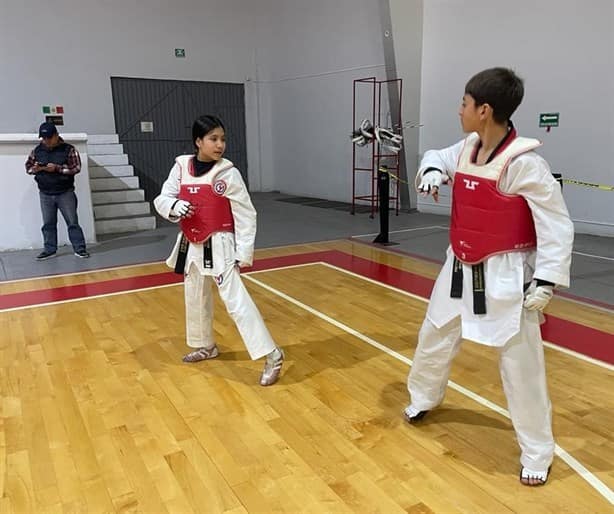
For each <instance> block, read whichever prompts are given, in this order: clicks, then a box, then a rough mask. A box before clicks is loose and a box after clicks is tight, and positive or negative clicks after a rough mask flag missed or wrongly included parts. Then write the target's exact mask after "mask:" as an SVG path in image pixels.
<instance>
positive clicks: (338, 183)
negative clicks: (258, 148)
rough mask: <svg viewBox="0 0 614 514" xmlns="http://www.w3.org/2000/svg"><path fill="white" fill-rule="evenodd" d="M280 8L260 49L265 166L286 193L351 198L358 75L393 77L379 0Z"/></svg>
mask: <svg viewBox="0 0 614 514" xmlns="http://www.w3.org/2000/svg"><path fill="white" fill-rule="evenodd" d="M274 12H275V14H274V20H275V24H276V29H275V31H273V33H272V34H271V37H270V38H269V39H268V40H267V41H266V47H265V48H263V51H262V55H260V54H259V62H260V63H261V65H262V69H263V70H264V73H263V75H262V76H261V80H262V82H261V84H260V85H261V87H262V88H263V89H265V90H266V92H267V95H266V99H265V100H264V103H266V104H267V105H268V106H270V112H271V125H270V126H271V129H270V133H267V134H264V137H265V138H267V140H266V144H265V145H264V147H265V148H266V149H267V150H266V151H265V154H263V160H264V161H266V163H267V164H266V165H265V164H263V168H265V166H266V167H269V166H270V168H271V169H273V170H274V175H273V185H274V188H275V189H278V190H281V191H282V192H285V193H289V194H296V195H301V196H312V197H319V198H327V199H331V200H342V201H350V197H351V183H352V182H351V180H352V174H351V166H352V145H351V142H350V139H349V134H350V133H351V131H352V126H351V125H352V81H353V80H354V79H355V78H361V77H366V76H373V75H375V76H377V77H378V78H382V79H385V78H386V70H385V66H384V55H383V47H382V38H381V21H380V13H379V8H378V4H377V2H373V1H369V0H338V1H336V2H330V1H328V0H311V1H309V2H305V1H303V0H276V1H275V8H274ZM267 152H270V153H267Z"/></svg>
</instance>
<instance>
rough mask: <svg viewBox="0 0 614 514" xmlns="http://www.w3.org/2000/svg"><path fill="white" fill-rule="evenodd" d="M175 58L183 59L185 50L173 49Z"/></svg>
mask: <svg viewBox="0 0 614 514" xmlns="http://www.w3.org/2000/svg"><path fill="white" fill-rule="evenodd" d="M175 57H185V48H175Z"/></svg>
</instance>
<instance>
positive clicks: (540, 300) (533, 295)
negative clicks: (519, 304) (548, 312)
mask: <svg viewBox="0 0 614 514" xmlns="http://www.w3.org/2000/svg"><path fill="white" fill-rule="evenodd" d="M552 290H553V287H552V286H538V285H537V284H536V283H535V280H534V281H533V282H531V285H530V286H529V288H528V289H527V292H526V293H525V295H524V308H525V309H527V310H529V311H543V310H544V309H545V308H546V306H547V305H548V303H549V302H550V299H551V298H552V295H553V294H554V293H553V291H552Z"/></svg>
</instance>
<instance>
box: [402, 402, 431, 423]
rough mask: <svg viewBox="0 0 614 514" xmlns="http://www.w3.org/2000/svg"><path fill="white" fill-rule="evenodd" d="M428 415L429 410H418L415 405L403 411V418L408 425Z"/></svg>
mask: <svg viewBox="0 0 614 514" xmlns="http://www.w3.org/2000/svg"><path fill="white" fill-rule="evenodd" d="M427 413H428V411H427V410H418V409H416V408H415V407H414V406H413V405H408V406H407V407H405V410H403V417H404V418H405V421H407V422H408V423H416V422H417V421H420V420H421V419H422V418H423V417H424V416H426V414H427Z"/></svg>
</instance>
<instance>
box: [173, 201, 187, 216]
mask: <svg viewBox="0 0 614 514" xmlns="http://www.w3.org/2000/svg"><path fill="white" fill-rule="evenodd" d="M188 212H190V202H186V201H185V200H177V201H176V202H175V205H173V208H172V209H171V214H172V215H173V216H176V217H177V218H183V217H185V216H186V215H187V214H188Z"/></svg>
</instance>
